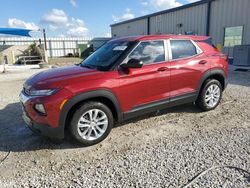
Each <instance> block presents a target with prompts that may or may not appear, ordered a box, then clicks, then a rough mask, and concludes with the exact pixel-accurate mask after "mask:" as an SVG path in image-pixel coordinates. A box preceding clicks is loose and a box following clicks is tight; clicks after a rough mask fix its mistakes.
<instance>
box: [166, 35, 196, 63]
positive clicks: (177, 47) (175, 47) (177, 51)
mask: <svg viewBox="0 0 250 188" xmlns="http://www.w3.org/2000/svg"><path fill="white" fill-rule="evenodd" d="M170 45H171V50H172V59H181V58H187V57H191V56H194V55H196V54H198V53H197V49H196V47H195V45H194V44H193V43H192V42H191V41H190V40H171V41H170Z"/></svg>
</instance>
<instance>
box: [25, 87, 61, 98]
mask: <svg viewBox="0 0 250 188" xmlns="http://www.w3.org/2000/svg"><path fill="white" fill-rule="evenodd" d="M57 91H58V89H43V90H29V93H28V94H29V95H31V96H50V95H53V94H55V93H56V92H57Z"/></svg>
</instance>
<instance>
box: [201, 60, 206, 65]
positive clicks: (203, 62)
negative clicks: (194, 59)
mask: <svg viewBox="0 0 250 188" xmlns="http://www.w3.org/2000/svg"><path fill="white" fill-rule="evenodd" d="M207 63H208V62H207V61H206V60H201V61H200V62H199V64H200V65H205V64H207Z"/></svg>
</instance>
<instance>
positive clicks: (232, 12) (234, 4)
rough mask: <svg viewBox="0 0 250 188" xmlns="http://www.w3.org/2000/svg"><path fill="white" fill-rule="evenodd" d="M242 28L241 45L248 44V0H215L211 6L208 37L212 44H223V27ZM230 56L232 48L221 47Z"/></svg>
mask: <svg viewBox="0 0 250 188" xmlns="http://www.w3.org/2000/svg"><path fill="white" fill-rule="evenodd" d="M234 26H243V44H250V0H216V1H214V2H213V3H212V5H211V23H210V36H212V38H213V42H214V44H221V45H223V43H224V32H225V27H234ZM223 51H224V52H225V53H227V54H229V55H230V56H232V55H233V48H232V47H230V48H228V47H223Z"/></svg>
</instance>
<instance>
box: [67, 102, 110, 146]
mask: <svg viewBox="0 0 250 188" xmlns="http://www.w3.org/2000/svg"><path fill="white" fill-rule="evenodd" d="M112 127H113V115H112V112H111V111H110V109H109V108H108V107H107V106H106V105H104V104H102V103H100V102H87V103H85V104H83V105H82V106H81V107H80V108H79V109H78V110H76V112H75V113H74V115H73V118H72V120H71V124H70V132H71V134H72V136H73V138H75V140H77V141H78V142H80V143H82V144H83V145H85V146H91V145H94V144H97V143H99V142H101V141H102V140H104V139H105V138H106V137H107V136H108V135H109V133H110V131H111V129H112Z"/></svg>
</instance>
